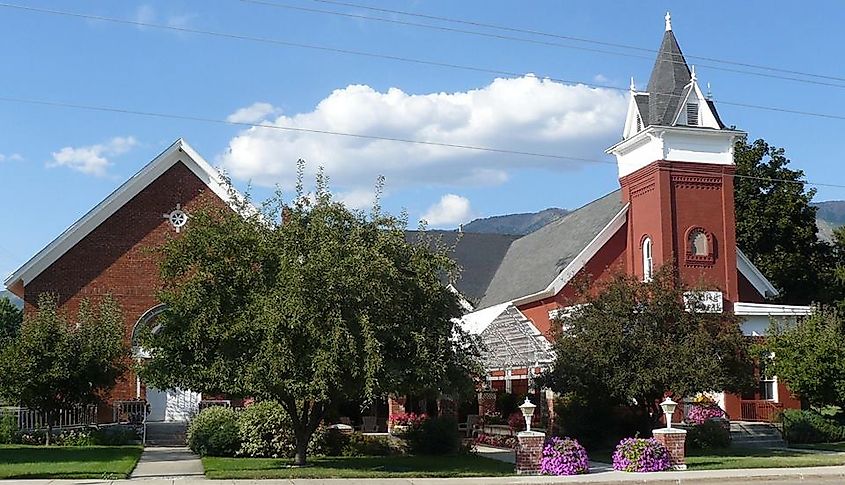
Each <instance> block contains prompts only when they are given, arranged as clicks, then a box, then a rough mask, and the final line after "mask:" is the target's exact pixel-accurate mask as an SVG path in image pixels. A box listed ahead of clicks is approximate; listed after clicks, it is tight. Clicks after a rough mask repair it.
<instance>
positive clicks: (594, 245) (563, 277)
mask: <svg viewBox="0 0 845 485" xmlns="http://www.w3.org/2000/svg"><path fill="white" fill-rule="evenodd" d="M630 205H631V204H630V203H628V204H625V207H623V208H622V209H621V210H620V211H619V212H618V213H617V214H616V215H615V216H614V217H613V219H611V220H610V222H609V223H607V225H606V226H604V229H602V230H601V231H599V233H598V234H597V235H596V237H594V238H593V240H592V241H590V243H589V244H587V246H585V247H584V249H582V250H581V252H580V253H578V255H577V256H575V259H573V260H572V261H571V262H570V263H569V264H568V265H566V268H564V269H563V271H561V272H560V273H558V275H557V277H555V279H554V280H553V281H552V282H551V283H549V285H548V286H547V287H546V289H544V290H542V291H538V292H537V293H534V294H531V295H527V296H523V297H521V298H517V299H515V300H513V304H514V305H517V306H519V305H525V304H526V303H532V302H535V301H537V300H541V299H543V298H550V297H552V296H554V295H556V294H558V293H559V292H560V290H562V289H563V287H564V286H566V284H567V283H569V282H570V281H571V280H572V278H574V277H575V275H576V274H578V272H579V271H581V270H582V269H583V268H584V266H586V265H587V263H588V262H589V261H590V260H591V259H593V256H595V255H596V254H597V253H598V252H599V250H600V249H601V248H602V247H604V245H605V244H607V242H608V241H610V238H612V237H613V236H614V235H615V234H616V232H617V231H619V229H621V228H622V226H623V225H625V222H626V221H627V220H628V207H629V206H630Z"/></svg>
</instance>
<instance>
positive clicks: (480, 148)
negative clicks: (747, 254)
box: [0, 96, 845, 189]
mask: <svg viewBox="0 0 845 485" xmlns="http://www.w3.org/2000/svg"><path fill="white" fill-rule="evenodd" d="M0 101H2V102H9V103H22V104H31V105H40V106H50V107H57V108H69V109H79V110H86V111H98V112H106V113H118V114H129V115H137V116H144V117H151V118H165V119H175V120H182V121H195V122H204V123H213V124H220V125H230V126H244V127H250V128H261V129H272V130H280V131H290V132H298V133H307V134H319V135H330V136H342V137H349V138H361V139H368V140H379V141H388V142H395V143H410V144H416V145H426V146H437V147H445V148H454V149H460V150H469V151H477V152H487V153H497V154H504V155H519V156H528V157H537V158H544V159H555V160H567V161H576V162H585V163H598V164H604V165H616V162H614V161H611V160H601V159H597V158H585V157H574V156H568V155H556V154H551V153H539V152H529V151H521V150H509V149H505V148H494V147H485V146H478V145H468V144H460V143H444V142H437V141H431V140H415V139H410V138H399V137H390V136H379V135H367V134H362V133H348V132H341V131H332V130H320V129H313V128H301V127H294V126H284V125H277V124H268V123H247V122H241V121H230V120H225V119H219V118H209V117H203V116H191V115H182V114H174V113H162V112H156V111H140V110H132V109H128V108H118V107H113V106H96V105H86V104H78V103H68V102H62V101H51V100H44V99H32V98H17V97H11V96H0ZM670 170H671V171H675V172H682V173H688V174H695V175H715V174H713V173H711V172H703V171H696V170H690V169H683V168H678V167H674V168H670ZM722 176H729V177H734V178H746V179H753V180H763V181H769V182H783V183H791V184H801V185H814V186H819V187H833V188H840V189H845V185H840V184H831V183H824V182H813V181H809V180H803V181H802V180H789V179H777V178H770V177H755V176H750V175H738V174H722Z"/></svg>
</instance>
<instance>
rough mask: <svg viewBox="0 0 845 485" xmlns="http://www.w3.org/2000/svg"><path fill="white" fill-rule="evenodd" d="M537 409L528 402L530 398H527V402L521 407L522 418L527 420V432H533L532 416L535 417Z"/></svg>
mask: <svg viewBox="0 0 845 485" xmlns="http://www.w3.org/2000/svg"><path fill="white" fill-rule="evenodd" d="M536 407H537V406H535V405H534V404H533V403H532V402H531V401H529V400H528V396H525V402H524V403H522V404H521V405H520V406H519V410H520V411H522V416H523V417H524V418H525V431H531V416H534V409H535V408H536Z"/></svg>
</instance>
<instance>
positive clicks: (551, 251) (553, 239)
mask: <svg viewBox="0 0 845 485" xmlns="http://www.w3.org/2000/svg"><path fill="white" fill-rule="evenodd" d="M623 207H624V204H623V203H622V197H621V195H620V191H618V190H617V191H614V192H611V193H610V194H608V195H605V196H604V197H602V198H600V199H598V200H595V201H593V202H590V203H589V204H587V205H585V206H583V207H581V208H580V209H577V210H575V211H573V212H571V213H570V214H568V215H567V216H566V217H563V218H561V219H558V220H556V221H554V222H551V223H549V224H548V225H546V226H545V227H543V228H541V229H538V230H537V231H534V232H532V233H531V234H528V235H526V236H523V237H521V238H519V239H517V240H516V241H514V242H513V243H512V244H511V245H510V248H509V249H508V252H507V254H506V255H505V258H504V259H503V260H502V263H501V265H500V266H499V269H498V270H497V271H496V275H495V276H494V277H493V280H492V281H491V282H490V285H489V287H488V288H487V292H486V293H485V294H484V298H482V299H481V303H480V304H479V305H478V308H479V309H481V308H486V307H489V306H493V305H496V304H499V303H504V302H506V301H511V300H514V299H516V298H520V297H523V296H527V295H531V294H533V293H537V292H538V291H542V290H544V289H546V287H547V286H549V284H550V283H551V282H552V281H554V279H555V278H556V277H557V275H558V274H560V272H561V271H563V269H564V268H566V266H567V265H569V263H571V262H572V260H574V259H575V257H576V256H578V254H579V253H580V252H581V251H582V250H583V249H584V248H585V247H587V245H588V244H589V243H590V241H592V240H593V239H594V238H595V237H596V236H597V235H598V234H599V232H601V230H602V229H604V228H605V227H606V226H607V225H608V224H609V223H610V221H611V220H612V219H613V218H614V217H615V216H616V215H617V214H618V213H619V211H620V210H622V208H623Z"/></svg>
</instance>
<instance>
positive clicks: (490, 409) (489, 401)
mask: <svg viewBox="0 0 845 485" xmlns="http://www.w3.org/2000/svg"><path fill="white" fill-rule="evenodd" d="M495 412H496V391H494V390H492V389H484V390H481V391H478V415H479V416H484V415H487V414H494V413H495Z"/></svg>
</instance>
